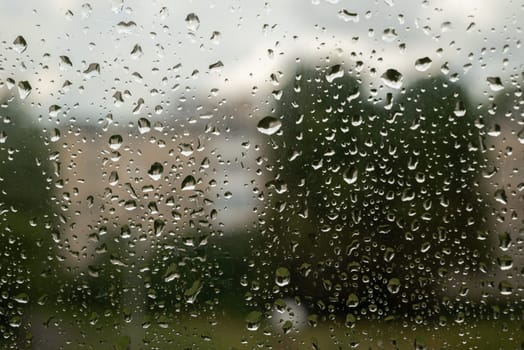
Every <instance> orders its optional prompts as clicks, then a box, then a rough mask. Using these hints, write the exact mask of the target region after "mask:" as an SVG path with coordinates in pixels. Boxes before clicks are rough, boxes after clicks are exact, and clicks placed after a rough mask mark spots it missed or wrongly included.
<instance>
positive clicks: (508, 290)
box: [499, 281, 513, 295]
mask: <svg viewBox="0 0 524 350" xmlns="http://www.w3.org/2000/svg"><path fill="white" fill-rule="evenodd" d="M499 292H500V294H501V295H511V294H513V285H512V284H511V283H510V282H508V281H501V282H500V283H499Z"/></svg>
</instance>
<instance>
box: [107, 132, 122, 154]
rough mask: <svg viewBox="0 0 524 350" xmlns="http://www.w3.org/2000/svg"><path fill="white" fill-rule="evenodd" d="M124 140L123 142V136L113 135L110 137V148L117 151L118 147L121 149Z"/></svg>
mask: <svg viewBox="0 0 524 350" xmlns="http://www.w3.org/2000/svg"><path fill="white" fill-rule="evenodd" d="M122 142H123V139H122V136H120V135H113V136H111V137H110V138H109V148H111V149H113V150H115V151H116V150H117V149H119V148H120V147H121V146H122Z"/></svg>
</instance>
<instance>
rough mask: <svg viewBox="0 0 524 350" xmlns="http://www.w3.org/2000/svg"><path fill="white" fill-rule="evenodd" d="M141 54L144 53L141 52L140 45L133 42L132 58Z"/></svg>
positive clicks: (136, 57)
mask: <svg viewBox="0 0 524 350" xmlns="http://www.w3.org/2000/svg"><path fill="white" fill-rule="evenodd" d="M143 54H144V53H143V52H142V47H141V46H140V45H138V44H135V46H133V50H131V57H132V58H134V59H138V58H140V57H142V55H143Z"/></svg>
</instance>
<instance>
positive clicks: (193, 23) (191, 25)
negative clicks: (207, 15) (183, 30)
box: [186, 13, 200, 32]
mask: <svg viewBox="0 0 524 350" xmlns="http://www.w3.org/2000/svg"><path fill="white" fill-rule="evenodd" d="M186 26H187V29H189V30H191V31H193V32H195V31H197V30H198V27H200V19H199V18H198V16H197V15H196V14H194V13H190V14H188V15H187V16H186Z"/></svg>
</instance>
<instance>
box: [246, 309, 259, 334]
mask: <svg viewBox="0 0 524 350" xmlns="http://www.w3.org/2000/svg"><path fill="white" fill-rule="evenodd" d="M261 322H262V313H261V312H260V311H251V312H250V313H249V314H248V315H247V316H246V327H247V329H248V330H250V331H256V330H257V329H258V328H259V327H260V323H261Z"/></svg>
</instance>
